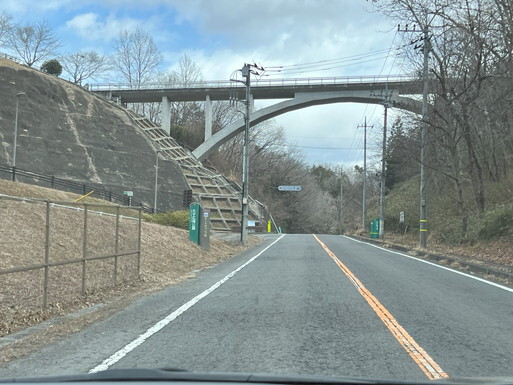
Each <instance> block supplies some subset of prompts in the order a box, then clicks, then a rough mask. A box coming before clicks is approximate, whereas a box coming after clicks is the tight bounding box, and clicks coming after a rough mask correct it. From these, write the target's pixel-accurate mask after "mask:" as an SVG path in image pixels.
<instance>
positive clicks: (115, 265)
mask: <svg viewBox="0 0 513 385" xmlns="http://www.w3.org/2000/svg"><path fill="white" fill-rule="evenodd" d="M118 252H119V205H118V206H116V239H115V241H114V254H115V255H114V286H116V285H117V284H118Z"/></svg>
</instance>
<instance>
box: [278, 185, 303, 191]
mask: <svg viewBox="0 0 513 385" xmlns="http://www.w3.org/2000/svg"><path fill="white" fill-rule="evenodd" d="M278 191H301V186H278Z"/></svg>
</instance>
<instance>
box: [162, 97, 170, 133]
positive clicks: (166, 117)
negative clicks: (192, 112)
mask: <svg viewBox="0 0 513 385" xmlns="http://www.w3.org/2000/svg"><path fill="white" fill-rule="evenodd" d="M161 110H162V116H161V120H162V123H161V126H162V129H163V130H164V131H166V132H167V134H168V135H171V102H170V101H169V99H168V98H167V96H163V97H162V108H161Z"/></svg>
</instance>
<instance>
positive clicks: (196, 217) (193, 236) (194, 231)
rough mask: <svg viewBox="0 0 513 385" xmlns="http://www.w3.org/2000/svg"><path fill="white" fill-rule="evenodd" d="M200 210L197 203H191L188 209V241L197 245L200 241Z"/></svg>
mask: <svg viewBox="0 0 513 385" xmlns="http://www.w3.org/2000/svg"><path fill="white" fill-rule="evenodd" d="M200 210H201V206H200V204H199V203H197V202H194V203H191V205H190V207H189V239H190V240H191V241H193V242H194V243H196V244H198V245H199V241H200Z"/></svg>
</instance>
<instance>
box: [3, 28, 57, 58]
mask: <svg viewBox="0 0 513 385" xmlns="http://www.w3.org/2000/svg"><path fill="white" fill-rule="evenodd" d="M9 45H10V47H11V48H12V50H13V51H14V52H16V54H17V55H18V57H19V58H20V59H21V60H22V61H23V62H24V63H25V64H26V65H28V66H29V67H32V66H33V65H34V63H36V62H38V61H41V60H44V59H46V58H48V57H50V56H52V55H55V53H56V51H57V49H58V48H59V47H60V43H59V40H58V39H57V37H56V36H55V34H54V32H53V30H52V28H51V27H50V25H49V24H48V23H46V22H44V21H43V22H39V23H36V24H27V25H16V26H14V27H13V28H12V30H11V33H10V34H9Z"/></svg>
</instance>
